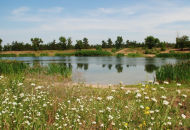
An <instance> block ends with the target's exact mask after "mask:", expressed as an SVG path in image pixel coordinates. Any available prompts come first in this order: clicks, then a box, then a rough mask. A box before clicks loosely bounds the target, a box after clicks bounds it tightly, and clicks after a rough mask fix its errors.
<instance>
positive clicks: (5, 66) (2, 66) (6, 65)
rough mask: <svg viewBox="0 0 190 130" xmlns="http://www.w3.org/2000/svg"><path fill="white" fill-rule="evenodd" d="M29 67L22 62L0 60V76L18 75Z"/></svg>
mask: <svg viewBox="0 0 190 130" xmlns="http://www.w3.org/2000/svg"><path fill="white" fill-rule="evenodd" d="M28 67H29V66H28V65H27V64H25V63H24V62H22V61H16V60H0V73H1V74H8V75H10V74H20V73H23V72H24V70H25V69H26V68H28Z"/></svg>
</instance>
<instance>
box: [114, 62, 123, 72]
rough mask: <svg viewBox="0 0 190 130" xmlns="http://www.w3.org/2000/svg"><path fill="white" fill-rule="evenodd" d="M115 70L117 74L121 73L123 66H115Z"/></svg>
mask: <svg viewBox="0 0 190 130" xmlns="http://www.w3.org/2000/svg"><path fill="white" fill-rule="evenodd" d="M115 68H116V69H117V73H122V71H123V66H122V65H121V64H117V65H115Z"/></svg>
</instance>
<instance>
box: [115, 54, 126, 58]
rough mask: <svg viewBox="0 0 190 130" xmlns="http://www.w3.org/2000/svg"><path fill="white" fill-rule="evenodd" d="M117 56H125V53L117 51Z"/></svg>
mask: <svg viewBox="0 0 190 130" xmlns="http://www.w3.org/2000/svg"><path fill="white" fill-rule="evenodd" d="M116 56H117V57H122V56H125V55H124V54H123V53H117V55H116Z"/></svg>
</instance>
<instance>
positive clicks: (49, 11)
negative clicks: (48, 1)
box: [39, 7, 63, 13]
mask: <svg viewBox="0 0 190 130" xmlns="http://www.w3.org/2000/svg"><path fill="white" fill-rule="evenodd" d="M62 10H63V8H61V7H52V8H48V9H39V12H42V13H59V12H61V11H62Z"/></svg>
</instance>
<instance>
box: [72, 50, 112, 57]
mask: <svg viewBox="0 0 190 130" xmlns="http://www.w3.org/2000/svg"><path fill="white" fill-rule="evenodd" d="M111 55H112V54H111V53H110V52H108V51H100V50H96V51H89V50H82V51H77V52H75V56H111Z"/></svg>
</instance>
